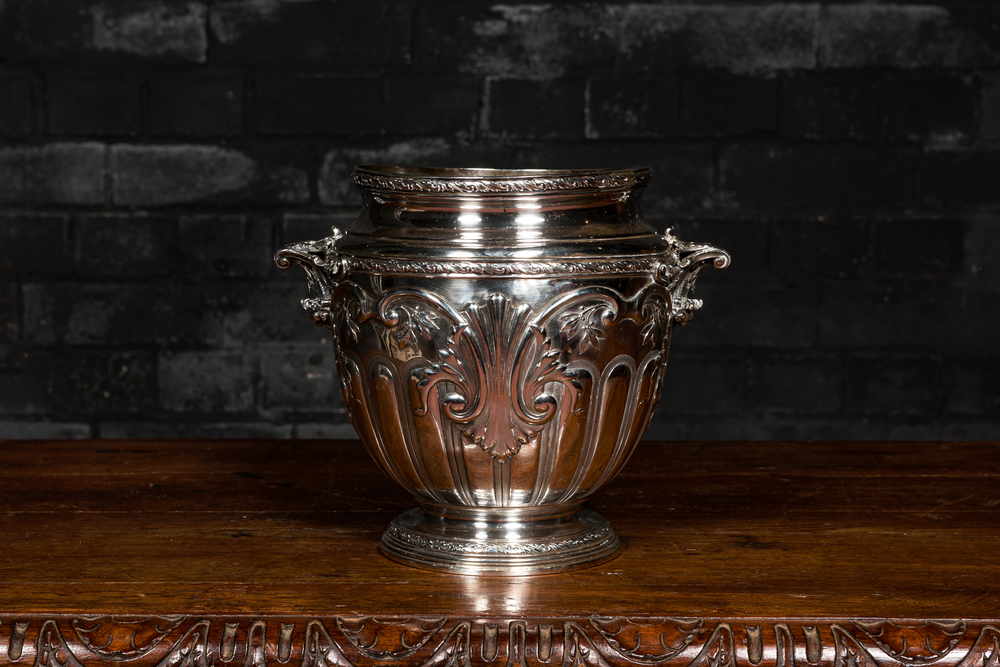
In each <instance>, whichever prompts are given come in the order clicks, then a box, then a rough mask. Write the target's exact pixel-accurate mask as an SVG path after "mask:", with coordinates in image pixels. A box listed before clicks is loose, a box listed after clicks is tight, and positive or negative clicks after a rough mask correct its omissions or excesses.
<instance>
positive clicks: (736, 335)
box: [671, 274, 817, 350]
mask: <svg viewBox="0 0 1000 667" xmlns="http://www.w3.org/2000/svg"><path fill="white" fill-rule="evenodd" d="M711 278H712V276H711V274H708V275H705V276H703V277H701V278H699V281H700V285H699V286H698V288H697V293H696V294H695V296H697V297H698V298H699V299H702V300H703V301H704V305H703V306H702V308H701V310H699V311H698V312H697V313H695V316H694V321H693V322H692V323H691V324H689V325H688V327H686V328H685V329H677V330H676V331H675V337H674V341H673V342H672V343H671V344H672V345H674V346H675V349H677V350H693V349H695V348H697V349H704V348H714V349H732V348H749V347H754V348H778V349H789V348H793V349H799V348H808V347H811V346H813V345H815V344H816V333H817V326H816V323H817V294H816V290H815V288H813V287H811V286H810V287H809V288H801V287H799V288H796V287H782V288H777V287H754V289H752V290H747V289H745V288H743V287H716V286H714V285H713V284H712V283H711ZM688 329H690V330H688Z"/></svg>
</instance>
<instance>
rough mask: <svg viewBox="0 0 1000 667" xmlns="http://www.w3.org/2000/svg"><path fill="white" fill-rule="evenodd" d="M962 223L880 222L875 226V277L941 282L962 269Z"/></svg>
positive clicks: (873, 233)
mask: <svg viewBox="0 0 1000 667" xmlns="http://www.w3.org/2000/svg"><path fill="white" fill-rule="evenodd" d="M965 236H966V225H965V223H964V222H963V221H961V220H879V221H876V222H874V223H872V254H871V263H870V266H871V270H872V272H873V273H874V274H876V275H886V276H898V277H904V278H905V277H928V278H941V277H949V276H954V275H956V274H957V273H958V272H959V271H960V270H961V267H962V265H963V262H962V259H963V258H962V253H963V250H964V247H963V246H964V245H965Z"/></svg>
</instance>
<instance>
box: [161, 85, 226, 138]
mask: <svg viewBox="0 0 1000 667" xmlns="http://www.w3.org/2000/svg"><path fill="white" fill-rule="evenodd" d="M242 130H243V76H242V75H225V74H222V75H214V76H197V75H190V74H189V75H187V76H163V77H156V78H154V79H153V80H152V81H151V82H150V86H149V132H150V134H152V135H177V136H190V137H213V136H232V135H237V134H239V133H240V132H241V131H242Z"/></svg>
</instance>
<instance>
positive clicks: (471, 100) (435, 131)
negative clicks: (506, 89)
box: [385, 76, 483, 136]
mask: <svg viewBox="0 0 1000 667" xmlns="http://www.w3.org/2000/svg"><path fill="white" fill-rule="evenodd" d="M482 89H483V85H482V82H481V81H480V80H479V79H477V78H473V77H462V76H453V77H429V76H405V77H402V76H399V77H390V78H388V79H387V80H386V82H385V109H386V117H385V127H386V130H387V132H388V133H389V134H402V135H431V136H435V135H451V134H456V133H458V132H464V133H466V134H468V133H471V132H472V130H473V128H474V126H475V122H476V117H477V114H478V112H479V101H480V98H481V96H482Z"/></svg>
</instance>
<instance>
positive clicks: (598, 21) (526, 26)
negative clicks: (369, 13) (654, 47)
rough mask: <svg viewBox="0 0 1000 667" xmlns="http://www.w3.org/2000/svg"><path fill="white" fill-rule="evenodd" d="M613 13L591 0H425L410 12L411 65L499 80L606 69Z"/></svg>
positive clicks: (616, 12) (614, 38) (614, 34)
mask: <svg viewBox="0 0 1000 667" xmlns="http://www.w3.org/2000/svg"><path fill="white" fill-rule="evenodd" d="M621 12H622V10H621V8H620V7H615V6H608V5H602V4H596V3H595V4H577V5H558V4H556V5H541V4H535V5H516V4H497V3H493V2H484V1H483V0H474V1H472V2H469V1H466V2H438V3H431V4H426V5H425V6H423V7H421V8H420V9H419V10H418V12H417V18H416V23H415V29H414V35H415V37H414V55H415V64H416V65H417V66H419V67H420V68H421V69H425V70H433V71H439V72H465V73H471V74H482V75H495V76H500V77H507V78H519V77H524V78H527V77H545V78H553V77H557V76H562V75H564V74H566V73H573V74H578V75H582V74H584V73H586V74H588V75H594V74H597V73H601V72H609V71H611V69H612V68H613V67H614V65H615V61H616V57H617V52H618V30H617V27H618V24H619V21H620V16H621Z"/></svg>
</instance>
